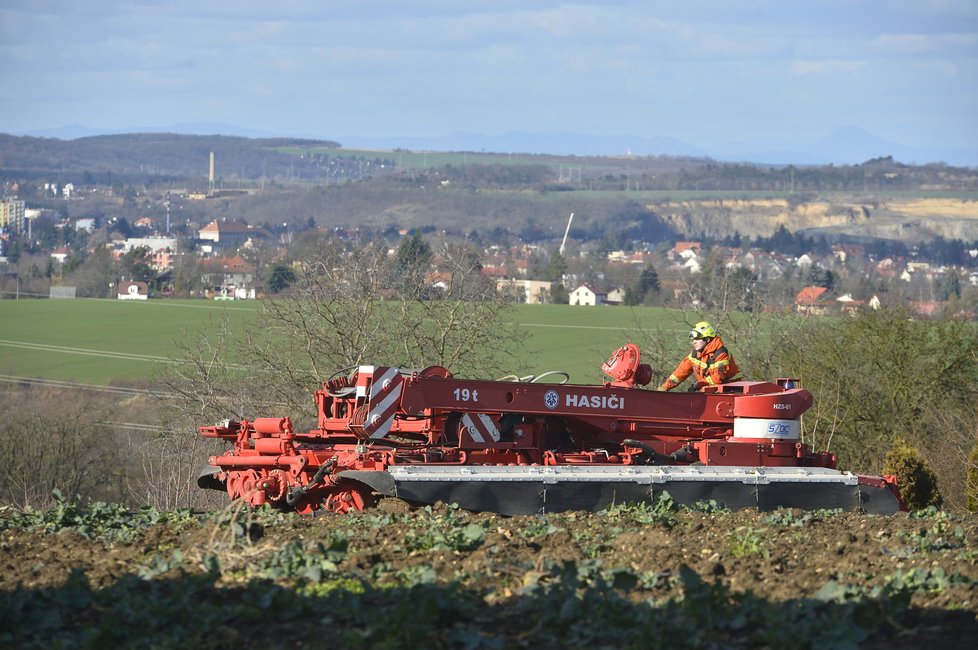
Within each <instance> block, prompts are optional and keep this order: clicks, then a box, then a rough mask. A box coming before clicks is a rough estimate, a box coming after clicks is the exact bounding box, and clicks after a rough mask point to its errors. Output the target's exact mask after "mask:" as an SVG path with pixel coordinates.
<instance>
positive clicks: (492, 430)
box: [462, 413, 500, 446]
mask: <svg viewBox="0 0 978 650" xmlns="http://www.w3.org/2000/svg"><path fill="white" fill-rule="evenodd" d="M462 425H463V426H464V427H465V429H464V430H465V432H467V433H468V434H469V438H471V439H472V442H474V443H476V444H480V445H484V444H488V443H490V442H499V438H500V435H499V424H498V423H497V422H496V421H495V420H494V419H493V418H492V417H491V416H489V415H486V414H485V413H466V414H465V415H463V416H462ZM463 446H464V444H463Z"/></svg>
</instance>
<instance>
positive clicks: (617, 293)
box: [605, 287, 625, 305]
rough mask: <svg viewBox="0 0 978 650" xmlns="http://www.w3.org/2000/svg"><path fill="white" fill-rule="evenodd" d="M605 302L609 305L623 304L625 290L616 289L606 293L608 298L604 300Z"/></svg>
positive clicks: (622, 288)
mask: <svg viewBox="0 0 978 650" xmlns="http://www.w3.org/2000/svg"><path fill="white" fill-rule="evenodd" d="M605 302H606V303H608V304H609V305H620V304H622V303H624V302H625V288H624V287H618V288H617V289H612V290H611V291H609V292H608V297H607V298H605Z"/></svg>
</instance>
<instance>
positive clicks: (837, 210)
mask: <svg viewBox="0 0 978 650" xmlns="http://www.w3.org/2000/svg"><path fill="white" fill-rule="evenodd" d="M647 207H648V209H649V210H651V211H652V212H654V213H655V214H656V215H658V216H659V218H660V219H662V221H663V222H665V223H666V224H668V225H669V226H671V227H672V228H673V229H674V230H675V231H676V232H680V233H686V234H688V235H694V234H701V235H705V236H709V237H717V238H719V237H725V236H727V235H730V234H733V233H734V232H739V233H740V234H741V235H743V236H749V237H759V236H762V237H769V236H771V235H772V234H773V233H774V232H775V231H776V230H777V229H778V227H779V226H784V227H785V228H787V229H788V230H790V231H793V232H797V231H802V232H805V233H807V234H809V235H818V234H824V235H826V236H832V235H847V236H851V237H876V238H882V239H898V240H901V241H905V242H917V241H924V240H929V239H933V238H934V237H937V236H942V237H945V238H948V239H962V240H965V241H974V240H978V201H967V200H959V199H948V198H940V199H927V198H888V199H867V200H865V201H859V200H838V201H835V200H833V201H826V200H811V201H796V200H792V199H715V200H691V201H664V202H660V203H651V204H648V205H647Z"/></svg>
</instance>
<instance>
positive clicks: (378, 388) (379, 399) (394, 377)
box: [363, 367, 404, 438]
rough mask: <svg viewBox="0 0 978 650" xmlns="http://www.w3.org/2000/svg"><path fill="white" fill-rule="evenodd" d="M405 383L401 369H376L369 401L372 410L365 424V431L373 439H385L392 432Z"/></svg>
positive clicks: (368, 413)
mask: <svg viewBox="0 0 978 650" xmlns="http://www.w3.org/2000/svg"><path fill="white" fill-rule="evenodd" d="M403 381H404V378H403V377H402V376H401V371H400V369H399V368H384V367H376V368H374V381H373V383H372V384H371V385H370V398H369V401H368V403H369V406H370V410H369V411H368V412H367V420H366V422H364V424H363V430H364V431H365V432H366V433H367V435H368V436H370V437H371V438H383V437H384V436H386V435H387V434H388V433H389V432H390V430H391V425H392V424H394V416H395V415H396V414H397V407H398V404H399V403H400V401H401V389H402V388H403V385H404V384H403Z"/></svg>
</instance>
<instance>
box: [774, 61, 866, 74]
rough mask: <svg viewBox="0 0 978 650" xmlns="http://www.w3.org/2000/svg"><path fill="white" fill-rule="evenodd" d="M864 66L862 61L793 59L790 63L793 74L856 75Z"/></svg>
mask: <svg viewBox="0 0 978 650" xmlns="http://www.w3.org/2000/svg"><path fill="white" fill-rule="evenodd" d="M864 66H865V62H864V61H838V60H826V61H794V62H792V64H791V74H793V75H834V74H846V75H856V74H858V73H859V71H860V70H861V69H862V68H863V67H864Z"/></svg>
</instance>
